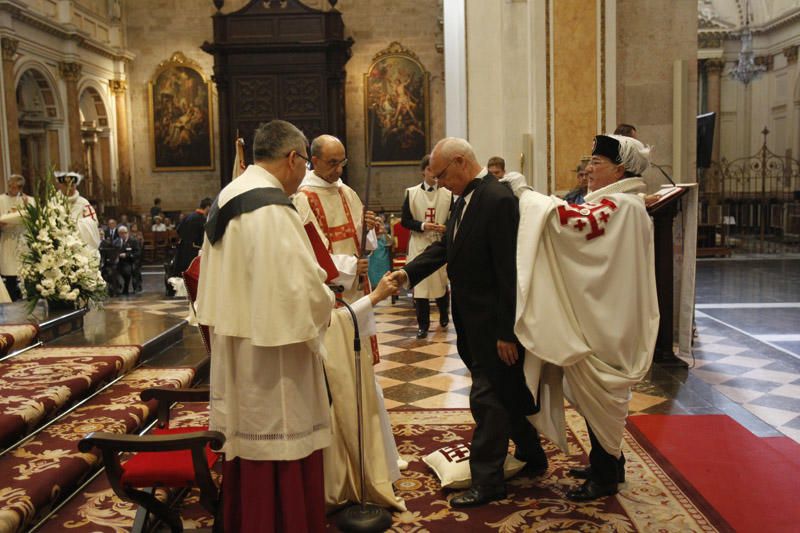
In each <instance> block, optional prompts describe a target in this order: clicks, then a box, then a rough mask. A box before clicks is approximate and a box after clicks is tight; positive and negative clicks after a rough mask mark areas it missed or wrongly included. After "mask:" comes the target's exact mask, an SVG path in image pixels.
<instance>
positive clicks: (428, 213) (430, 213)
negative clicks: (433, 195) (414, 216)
mask: <svg viewBox="0 0 800 533" xmlns="http://www.w3.org/2000/svg"><path fill="white" fill-rule="evenodd" d="M425 222H431V223H433V222H436V208H435V207H429V208H428V209H426V210H425Z"/></svg>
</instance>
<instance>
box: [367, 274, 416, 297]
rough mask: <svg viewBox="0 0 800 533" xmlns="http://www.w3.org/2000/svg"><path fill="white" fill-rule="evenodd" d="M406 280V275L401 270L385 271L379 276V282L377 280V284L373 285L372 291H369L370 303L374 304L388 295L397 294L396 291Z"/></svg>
mask: <svg viewBox="0 0 800 533" xmlns="http://www.w3.org/2000/svg"><path fill="white" fill-rule="evenodd" d="M407 280H408V276H407V275H406V273H405V271H403V270H396V271H394V272H387V273H386V274H385V275H384V276H383V277H382V278H381V280H380V282H378V285H377V286H376V287H373V288H372V292H370V293H369V298H370V301H371V302H372V305H376V304H377V303H378V302H381V301H383V300H385V299H386V298H388V297H389V296H391V295H393V294H397V291H398V290H399V289H400V287H401V286H402V285H404V284H405V283H406V281H407Z"/></svg>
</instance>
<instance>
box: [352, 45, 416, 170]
mask: <svg viewBox="0 0 800 533" xmlns="http://www.w3.org/2000/svg"><path fill="white" fill-rule="evenodd" d="M429 86H430V74H429V73H428V71H426V70H425V67H423V66H422V63H420V61H419V58H418V57H417V55H416V54H415V53H414V52H412V51H411V50H409V49H407V48H405V47H403V45H401V44H400V43H399V42H397V41H395V42H392V43H391V44H390V45H389V46H388V47H387V48H386V49H385V50H381V51H380V52H378V53H377V54H376V55H375V57H374V58H373V59H372V64H371V65H370V66H369V69H368V70H367V73H366V74H364V118H365V125H366V126H365V128H364V135H365V138H366V143H365V146H367V150H369V149H370V147H371V153H368V154H367V158H366V160H367V161H368V162H370V163H371V164H372V165H375V166H381V165H387V166H388V165H416V164H418V163H419V161H420V160H421V159H422V158H423V157H424V156H425V154H427V153H428V151H429V149H430V99H429ZM370 132H371V133H372V142H370V138H369V137H370Z"/></svg>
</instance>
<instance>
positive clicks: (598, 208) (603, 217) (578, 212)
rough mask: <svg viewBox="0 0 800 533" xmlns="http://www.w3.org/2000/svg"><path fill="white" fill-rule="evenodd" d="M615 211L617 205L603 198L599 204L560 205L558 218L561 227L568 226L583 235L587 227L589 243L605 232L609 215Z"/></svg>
mask: <svg viewBox="0 0 800 533" xmlns="http://www.w3.org/2000/svg"><path fill="white" fill-rule="evenodd" d="M616 210H617V204H615V203H614V202H612V201H611V200H609V199H608V198H603V199H602V200H600V203H599V204H592V203H585V204H581V205H560V206H558V217H559V219H560V220H561V225H562V226H569V227H571V228H572V229H575V230H577V231H578V232H579V233H583V230H584V228H586V227H587V226H588V227H589V229H588V231H587V232H586V240H587V241H591V240H592V239H595V238H597V237H599V236H601V235H603V234H604V233H605V232H606V230H605V228H604V227H603V226H605V225H606V224H608V221H609V220H610V219H611V214H612V213H613V212H614V211H616ZM573 220H574V222H572V221H573Z"/></svg>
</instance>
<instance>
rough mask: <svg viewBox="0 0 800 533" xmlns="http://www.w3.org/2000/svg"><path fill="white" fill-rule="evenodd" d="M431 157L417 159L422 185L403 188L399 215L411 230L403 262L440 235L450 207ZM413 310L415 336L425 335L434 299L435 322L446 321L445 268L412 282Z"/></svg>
mask: <svg viewBox="0 0 800 533" xmlns="http://www.w3.org/2000/svg"><path fill="white" fill-rule="evenodd" d="M430 161H431V156H430V155H425V157H423V158H422V161H420V165H419V166H420V170H422V184H420V185H414V186H413V187H409V188H408V189H406V194H405V199H404V200H403V210H402V218H401V219H400V221H401V223H402V225H403V227H404V228H406V229H408V230H409V231H411V236H410V237H409V240H408V257H407V261H408V262H411V260H412V259H414V258H415V257H417V256H418V255H419V254H420V253H422V251H423V250H425V248H427V247H428V246H430V245H431V244H433V243H434V242H437V241H440V240H441V239H442V238H443V237H444V232H445V223H446V222H447V218H448V217H449V216H450V209H451V208H452V206H453V193H451V192H450V191H448V190H447V189H445V188H444V187H439V185H438V183H437V180H436V176H434V175H433V173H431V168H430ZM413 290H414V309H415V311H416V312H417V327H418V330H417V338H418V339H424V338H425V337H427V336H428V328H429V327H430V323H431V317H430V313H431V303H430V300H431V299H434V300H436V305H437V306H438V308H439V325H440V326H441V327H443V328H446V327H447V324H448V323H449V321H450V320H449V312H450V311H449V309H450V291H449V290H448V287H447V267H442V268H440V269H439V270H437V271H436V272H434V273H433V274H431V275H430V276H428V277H427V278H425V279H424V280H422V281H420V282H419V283H417V284H416V285H414V289H413Z"/></svg>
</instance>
